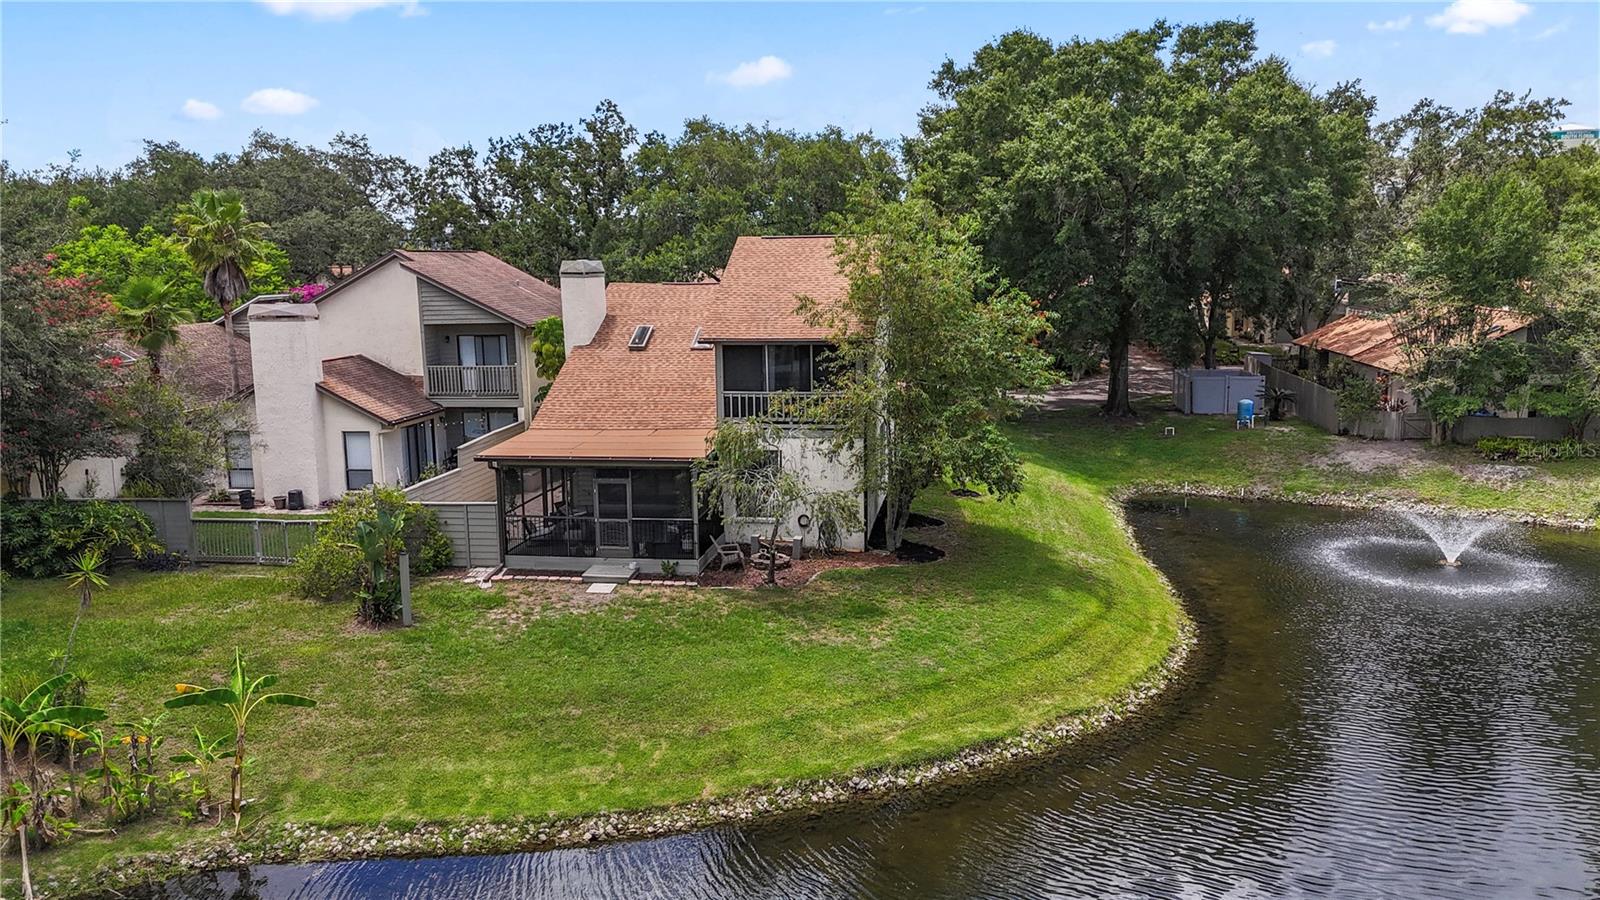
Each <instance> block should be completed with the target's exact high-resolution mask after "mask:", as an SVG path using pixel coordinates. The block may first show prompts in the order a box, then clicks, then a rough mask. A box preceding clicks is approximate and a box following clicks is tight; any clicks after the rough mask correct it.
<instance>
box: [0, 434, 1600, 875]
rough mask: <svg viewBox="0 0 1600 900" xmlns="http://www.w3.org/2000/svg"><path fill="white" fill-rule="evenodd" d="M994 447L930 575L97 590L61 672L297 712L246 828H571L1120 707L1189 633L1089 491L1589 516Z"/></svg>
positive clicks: (151, 583)
mask: <svg viewBox="0 0 1600 900" xmlns="http://www.w3.org/2000/svg"><path fill="white" fill-rule="evenodd" d="M1164 424H1175V425H1176V426H1177V428H1178V435H1177V437H1175V438H1163V437H1161V436H1160V435H1161V426H1162V425H1164ZM1016 434H1017V435H1018V439H1019V441H1020V442H1021V445H1022V447H1023V449H1024V451H1025V453H1026V456H1027V460H1028V468H1027V475H1028V484H1027V489H1026V491H1025V492H1024V494H1023V495H1022V496H1021V497H1020V498H1018V499H1017V500H1016V501H1015V502H1010V503H999V502H996V501H993V500H989V499H980V500H965V499H957V498H954V497H951V496H950V495H949V494H948V493H947V492H945V491H944V490H935V491H930V492H929V494H928V495H927V496H926V498H925V499H924V502H923V503H922V504H921V506H920V509H921V511H922V512H925V513H928V514H931V515H934V516H938V517H941V518H944V519H946V520H947V521H948V525H947V526H946V528H945V529H938V530H934V531H933V532H932V533H917V534H914V535H913V537H915V538H916V539H918V540H923V541H927V542H932V543H936V544H940V545H941V546H943V547H945V548H946V549H947V550H948V551H949V556H948V557H947V558H946V559H945V560H942V561H940V562H937V563H932V564H928V565H923V566H906V567H891V568H878V569H872V570H862V571H848V570H845V571H838V572H834V573H830V574H829V575H827V576H825V577H823V578H822V579H820V580H819V581H817V582H815V583H814V584H812V585H811V586H810V587H808V588H805V589H803V590H759V591H743V590H698V591H689V590H681V589H677V590H660V591H646V590H640V589H627V590H625V591H622V592H620V593H619V594H617V595H615V596H614V597H613V598H612V599H611V600H610V601H609V602H608V603H605V604H604V605H599V606H589V607H585V608H583V609H581V610H577V611H574V610H573V609H572V608H571V605H572V603H573V601H574V597H575V595H574V593H573V592H571V590H570V589H569V588H566V587H542V586H541V587H533V586H525V585H532V584H534V583H522V584H519V585H518V586H517V587H514V588H510V589H507V588H500V589H497V590H494V591H483V590H480V589H478V588H476V587H473V586H469V585H462V584H460V583H457V582H452V581H449V580H442V579H435V580H429V581H425V582H423V583H421V584H420V585H419V586H418V590H417V594H416V610H417V625H416V627H414V628H411V629H408V630H391V631H382V632H370V631H364V630H360V629H357V628H355V627H354V626H353V625H352V624H351V617H352V610H351V608H350V607H348V606H345V605H337V606H329V605H319V604H316V603H312V602H309V601H303V600H299V599H295V598H293V597H290V596H288V595H287V594H286V592H285V586H286V582H285V580H284V579H283V577H282V573H281V572H279V571H276V570H272V569H268V568H256V567H231V568H223V567H218V568H210V569H206V570H203V571H200V572H186V573H176V574H161V575H145V574H138V573H131V572H130V573H119V574H118V575H117V576H116V577H115V578H114V579H113V581H112V584H111V587H110V588H109V589H107V590H106V591H104V592H102V593H101V595H100V596H99V597H97V598H96V599H95V602H94V607H93V609H92V611H91V612H90V614H89V616H88V617H87V618H86V619H85V621H84V624H83V627H82V630H81V631H80V633H79V636H78V648H79V649H78V650H77V658H78V664H79V666H80V667H81V668H82V669H83V670H84V671H85V672H86V673H87V675H88V676H89V678H90V682H91V694H90V700H91V701H92V702H94V703H97V704H100V705H104V706H107V707H109V708H110V709H111V711H112V714H113V718H114V719H120V718H124V717H132V716H137V715H144V714H149V713H153V712H155V711H156V710H157V709H158V707H159V704H160V702H161V700H162V699H164V698H165V697H167V696H169V695H170V691H171V686H172V684H173V683H174V682H176V681H179V680H196V681H200V682H202V683H203V682H206V681H210V680H215V679H217V678H219V677H220V675H221V673H222V672H223V670H224V668H225V667H226V666H227V664H228V661H229V659H230V658H231V655H232V653H233V648H234V647H235V646H238V647H242V648H244V650H245V652H246V653H247V654H248V656H249V658H250V663H251V666H252V667H253V668H256V669H258V670H261V671H275V672H278V673H280V674H281V675H282V676H283V681H282V686H283V687H284V688H285V689H288V690H295V691H301V692H305V693H309V694H312V695H313V696H315V697H317V698H319V699H320V700H321V702H322V705H321V706H320V707H318V708H317V709H315V710H310V711H305V712H301V711H298V710H276V709H275V710H271V711H268V712H267V714H266V715H264V716H262V717H261V719H260V720H259V721H258V722H254V724H253V735H252V738H253V744H252V746H253V749H254V751H255V752H256V753H257V754H258V755H259V765H258V767H257V769H256V771H255V772H254V773H252V774H251V775H250V776H249V778H248V779H247V793H248V794H249V795H251V796H256V797H261V798H263V801H262V803H261V804H260V805H259V806H256V807H253V812H252V814H251V815H252V816H253V817H264V818H267V819H270V820H273V821H290V820H293V821H313V822H319V823H327V824H339V823H370V822H379V821H389V822H406V821H415V820H440V819H461V818H472V817H503V816H512V815H543V814H550V815H558V816H559V815H569V814H579V813H585V812H592V811H596V810H601V809H619V808H634V807H643V806H651V805H659V804H670V803H674V802H680V801H685V800H690V799H695V798H700V797H703V796H707V795H713V794H717V793H722V792H730V791H734V790H737V789H740V788H744V787H748V786H751V785H756V784H761V783H766V782H772V781H782V780H789V779H798V778H806V777H814V776H823V775H830V774H838V773H841V772H845V771H848V770H851V769H856V768H862V767H869V766H876V765H881V764H885V763H893V762H909V761H913V760H917V759H921V758H926V757H931V756H936V755H941V754H947V753H949V752H951V751H954V750H956V749H957V748H960V747H962V746H964V745H967V744H971V743H974V742H977V741H982V740H985V739H988V738H995V737H1000V736H1005V735H1009V734H1012V733H1015V732H1017V731H1020V730H1022V729H1024V728H1027V727H1029V726H1033V725H1038V724H1041V723H1044V722H1047V721H1049V720H1051V719H1054V718H1057V717H1060V716H1062V715H1066V714H1069V713H1072V712H1074V711H1077V710H1082V709H1084V708H1086V707H1090V706H1093V705H1095V704H1097V703H1099V702H1100V701H1103V700H1105V699H1106V698H1108V697H1110V696H1113V695H1115V694H1117V693H1119V692H1121V691H1122V690H1124V689H1125V688H1127V687H1128V686H1129V685H1130V684H1132V683H1133V682H1135V681H1137V680H1138V679H1139V678H1140V677H1141V676H1143V675H1144V674H1146V673H1147V672H1149V671H1150V670H1151V668H1152V667H1153V666H1155V665H1156V664H1157V663H1158V662H1159V661H1160V660H1161V659H1162V658H1163V657H1164V656H1165V654H1166V653H1167V651H1168V649H1169V647H1170V646H1171V643H1172V641H1173V639H1174V636H1175V634H1176V631H1177V627H1178V623H1179V621H1180V615H1181V614H1180V612H1179V610H1178V609H1177V607H1176V606H1175V605H1174V604H1173V603H1172V602H1171V600H1170V598H1168V597H1167V596H1166V595H1165V593H1164V592H1163V590H1162V587H1161V585H1160V582H1159V580H1158V579H1157V577H1156V575H1155V573H1154V572H1153V571H1152V570H1151V568H1150V567H1149V565H1148V564H1146V563H1145V562H1144V560H1142V559H1141V558H1140V557H1139V556H1138V555H1137V554H1136V553H1135V552H1134V550H1133V549H1132V548H1131V547H1130V546H1129V545H1128V543H1127V542H1126V541H1125V540H1124V539H1123V537H1122V535H1121V533H1120V532H1119V531H1118V529H1117V527H1116V524H1115V520H1114V517H1113V515H1112V513H1111V511H1110V510H1109V508H1108V505H1107V500H1106V494H1107V492H1108V491H1109V490H1111V489H1113V488H1116V487H1119V486H1122V485H1127V484H1130V483H1134V482H1151V481H1164V482H1170V483H1177V482H1184V481H1187V482H1191V483H1196V484H1213V485H1221V486H1229V487H1240V486H1246V485H1250V484H1253V483H1258V482H1262V481H1271V480H1277V481H1279V482H1282V483H1284V484H1287V485H1291V486H1293V487H1294V488H1295V489H1299V490H1308V491H1326V490H1352V489H1359V490H1368V489H1373V488H1376V489H1379V490H1381V491H1384V492H1394V493H1397V494H1399V493H1406V494H1411V495H1415V496H1418V497H1422V498H1426V499H1430V500H1437V501H1451V502H1456V503H1460V504H1464V505H1471V506H1487V505H1491V504H1493V505H1505V504H1507V503H1511V504H1521V503H1526V504H1527V505H1528V507H1529V508H1533V509H1538V510H1540V511H1551V512H1562V513H1563V514H1577V513H1580V512H1583V511H1586V510H1591V509H1592V507H1593V505H1594V503H1595V502H1596V501H1600V464H1595V463H1587V464H1562V465H1552V466H1544V467H1540V469H1539V471H1540V473H1541V474H1540V476H1539V480H1538V484H1534V483H1533V482H1532V480H1528V481H1525V482H1519V486H1517V487H1515V488H1514V489H1513V490H1512V491H1511V492H1509V493H1506V492H1497V491H1487V490H1485V489H1484V488H1482V487H1479V486H1476V485H1474V484H1473V483H1472V482H1470V481H1468V480H1466V479H1463V478H1462V477H1461V476H1460V475H1457V474H1454V473H1453V471H1452V470H1451V469H1450V468H1449V466H1450V465H1453V464H1464V463H1467V462H1470V460H1469V459H1466V458H1463V457H1459V456H1458V455H1457V454H1454V453H1444V454H1441V455H1439V456H1438V457H1437V458H1434V457H1432V456H1429V457H1428V458H1427V459H1425V460H1424V461H1423V462H1422V463H1420V464H1419V465H1420V467H1419V468H1417V469H1415V470H1414V471H1411V472H1408V473H1404V474H1395V473H1388V472H1386V471H1383V470H1376V471H1373V472H1371V473H1362V472H1358V471H1355V470H1353V469H1350V468H1348V467H1346V468H1340V467H1337V466H1336V467H1323V466H1317V465H1313V462H1314V461H1315V460H1317V459H1318V458H1319V457H1321V456H1323V455H1324V454H1325V453H1326V452H1327V451H1328V449H1329V448H1330V447H1331V446H1333V443H1334V439H1332V438H1329V437H1328V436H1326V435H1322V434H1320V433H1318V432H1315V431H1312V430H1310V429H1308V428H1303V427H1299V426H1286V427H1281V428H1264V429H1259V430H1256V431H1253V432H1235V431H1233V430H1232V428H1231V426H1230V425H1229V423H1228V422H1227V421H1226V420H1225V419H1222V418H1215V419H1194V418H1179V417H1172V418H1171V419H1170V420H1169V419H1167V418H1165V417H1160V416H1157V417H1153V418H1150V419H1147V420H1146V421H1145V422H1144V423H1143V424H1140V425H1137V426H1124V425H1107V424H1105V423H1103V422H1101V421H1100V420H1098V419H1096V418H1095V417H1093V416H1092V415H1091V414H1089V413H1086V412H1082V413H1080V412H1068V413H1062V414H1054V415H1052V416H1050V417H1047V418H1033V419H1029V420H1027V421H1024V422H1023V423H1021V424H1020V425H1019V426H1018V427H1017V429H1016ZM1545 478H1548V479H1550V482H1549V483H1547V482H1546V481H1544V480H1543V479H1545ZM74 605H75V604H74V599H73V597H72V596H71V594H70V592H69V591H68V590H67V589H66V587H65V586H64V585H63V584H62V583H61V582H59V581H48V582H45V581H33V582H30V581H23V580H13V581H11V582H9V583H8V584H7V585H6V588H5V595H4V601H3V608H0V641H3V647H0V652H3V653H4V658H5V675H6V677H7V679H14V678H16V677H18V676H20V675H22V674H23V673H28V672H38V671H42V670H43V669H44V668H45V666H46V665H47V659H48V657H49V654H50V653H51V652H52V651H54V650H56V649H58V648H59V647H60V646H61V645H62V643H63V642H64V640H65V634H66V631H67V628H68V627H69V626H70V623H71V617H72V613H73V608H74ZM169 722H170V727H169V732H170V733H171V734H173V735H174V736H176V735H179V734H181V733H182V732H183V731H184V730H186V729H187V728H188V727H189V725H190V723H191V722H199V723H201V724H203V725H204V726H205V727H207V728H209V729H211V730H212V731H213V732H215V733H221V730H222V720H221V718H220V717H219V716H216V715H212V714H208V713H201V712H199V711H194V710H186V711H182V712H179V713H175V714H173V715H172V716H171V717H170V719H169ZM193 833H194V832H189V834H193ZM184 839H185V833H184V832H183V830H182V828H181V827H180V826H177V825H175V824H173V825H166V824H149V825H141V826H138V827H136V828H134V829H132V830H131V832H129V833H125V834H124V835H122V836H121V837H119V838H117V839H115V840H113V839H110V838H105V837H80V838H77V839H75V840H74V841H72V842H71V843H70V844H68V845H67V846H65V847H63V848H61V849H57V850H53V851H49V852H46V853H43V854H40V856H39V858H38V861H37V868H38V870H39V871H40V873H41V874H43V875H44V876H46V877H48V875H49V873H51V872H69V871H76V872H83V871H85V870H86V869H87V868H89V867H90V866H92V865H93V864H94V863H96V862H99V861H103V860H105V859H106V858H108V857H109V856H110V855H111V854H113V853H117V852H124V851H130V850H137V849H145V848H164V847H169V846H171V845H173V844H174V843H176V842H179V841H182V840H184Z"/></svg>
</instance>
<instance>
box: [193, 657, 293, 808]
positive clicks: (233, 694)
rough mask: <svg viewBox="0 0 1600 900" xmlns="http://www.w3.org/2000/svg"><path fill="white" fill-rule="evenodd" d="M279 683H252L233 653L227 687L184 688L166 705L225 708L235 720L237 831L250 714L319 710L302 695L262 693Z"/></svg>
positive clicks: (272, 678) (267, 679)
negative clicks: (267, 707)
mask: <svg viewBox="0 0 1600 900" xmlns="http://www.w3.org/2000/svg"><path fill="white" fill-rule="evenodd" d="M277 683H278V676H276V675H262V676H261V677H259V678H257V679H255V680H253V681H252V680H250V679H249V678H248V677H246V676H245V673H244V655H243V654H242V653H240V652H239V651H238V650H237V649H235V650H234V651H233V677H232V678H231V679H230V680H229V682H228V686H227V687H219V688H210V689H209V690H208V689H206V688H203V687H201V686H199V685H197V684H180V685H178V686H177V690H178V696H176V697H173V698H172V699H170V700H168V701H167V702H166V706H167V708H168V709H178V708H180V707H184V706H222V707H226V708H227V710H228V714H229V715H231V716H232V717H233V771H232V776H231V777H230V779H229V786H230V788H231V794H232V799H231V801H230V806H231V808H232V810H233V830H234V831H236V832H237V831H238V830H239V811H240V810H241V809H242V808H243V806H244V732H245V725H246V724H247V723H248V722H249V720H250V713H252V712H254V711H255V708H256V707H257V706H260V705H261V704H263V703H270V704H276V705H279V706H316V705H317V701H315V700H313V699H311V698H310V697H303V696H301V695H299V694H286V693H282V692H277V691H275V692H273V693H270V694H268V693H260V692H261V691H264V690H266V689H267V688H269V687H272V686H273V685H274V684H277Z"/></svg>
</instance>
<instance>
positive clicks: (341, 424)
mask: <svg viewBox="0 0 1600 900" xmlns="http://www.w3.org/2000/svg"><path fill="white" fill-rule="evenodd" d="M321 403H322V411H321V415H322V429H323V432H322V433H323V439H322V447H321V455H322V466H323V470H324V471H325V472H326V473H327V481H326V486H325V488H324V493H323V495H322V496H321V497H320V498H319V502H320V501H321V500H332V499H335V498H337V497H338V496H339V495H341V494H343V493H344V492H345V469H344V433H345V432H346V431H362V432H366V433H367V434H370V435H371V436H372V480H373V481H375V482H378V483H380V484H387V483H390V482H393V481H394V477H393V473H391V472H388V469H389V467H390V465H391V463H390V462H389V460H390V459H391V458H392V459H394V460H396V461H398V460H399V459H401V458H402V457H400V456H391V454H393V452H394V451H393V450H392V449H391V448H390V446H389V445H388V443H387V442H386V441H385V440H384V436H383V425H382V423H380V422H378V421H377V420H375V419H373V418H372V417H370V416H368V415H367V414H365V413H363V412H361V411H359V410H357V409H356V408H355V407H353V406H351V405H350V404H348V403H345V402H344V401H342V400H338V399H336V398H334V397H330V396H328V395H327V394H323V395H322V397H321ZM385 475H387V476H388V477H387V478H386V477H385Z"/></svg>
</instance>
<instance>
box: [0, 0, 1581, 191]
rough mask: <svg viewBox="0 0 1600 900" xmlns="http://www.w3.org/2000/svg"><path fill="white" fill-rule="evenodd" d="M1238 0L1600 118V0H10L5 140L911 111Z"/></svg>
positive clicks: (1342, 63) (851, 120)
mask: <svg viewBox="0 0 1600 900" xmlns="http://www.w3.org/2000/svg"><path fill="white" fill-rule="evenodd" d="M1225 17H1247V18H1252V19H1254V20H1255V21H1256V24H1257V26H1258V29H1259V32H1260V43H1261V47H1262V49H1263V50H1265V51H1267V52H1272V53H1277V54H1279V55H1281V56H1284V57H1286V58H1288V59H1289V60H1290V61H1291V62H1292V64H1293V67H1294V70H1295V72H1296V73H1297V75H1298V76H1299V77H1300V78H1302V79H1303V80H1305V81H1307V82H1310V83H1312V84H1315V85H1318V86H1322V87H1327V86H1330V85H1332V84H1334V83H1335V82H1337V81H1340V80H1344V79H1350V78H1360V79H1362V81H1363V82H1364V83H1365V84H1366V86H1367V88H1368V90H1370V91H1372V92H1373V93H1374V94H1375V95H1376V96H1377V97H1378V99H1379V101H1380V103H1381V107H1380V112H1381V114H1383V115H1385V116H1389V115H1394V114H1396V113H1399V112H1402V111H1404V110H1405V109H1406V108H1407V107H1409V106H1410V105H1411V104H1412V103H1413V102H1414V101H1416V100H1417V99H1418V98H1420V97H1424V96H1431V97H1434V98H1436V99H1438V100H1440V101H1442V102H1444V103H1447V104H1450V105H1452V106H1458V107H1465V106H1473V105H1477V104H1479V103H1481V102H1483V101H1484V100H1485V99H1487V98H1488V97H1489V96H1490V94H1491V93H1492V92H1493V90H1494V89H1495V88H1498V87H1507V88H1512V89H1515V90H1519V91H1520V90H1524V89H1532V90H1533V91H1534V92H1535V93H1536V94H1537V95H1540V96H1546V95H1554V96H1559V97H1565V98H1566V99H1568V100H1570V101H1572V106H1571V107H1570V108H1569V111H1568V118H1569V119H1570V120H1572V121H1576V122H1581V123H1587V124H1590V125H1594V124H1597V122H1596V120H1597V118H1600V75H1597V73H1600V62H1597V59H1600V56H1597V48H1600V4H1597V3H1595V2H1592V0H1590V2H1586V3H1555V2H1538V0H1455V2H1432V3H1122V4H1105V3H1083V4H981V5H980V4H944V3H932V2H909V3H896V4H865V3H863V4H850V5H843V4H820V3H819V4H754V3H752V4H735V3H718V4H698V5H686V4H649V5H636V4H622V3H614V4H595V5H584V6H580V5H566V4H521V3H466V2H448V0H421V2H405V0H401V2H385V0H372V2H364V0H354V2H350V0H340V2H324V3H320V4H313V3H308V2H301V0H266V2H237V3H230V4H212V3H118V4H86V3H51V4H30V3H18V2H4V3H0V51H3V52H0V79H3V80H0V114H3V116H4V118H5V119H6V124H5V125H4V129H3V133H0V138H3V147H0V152H3V155H4V158H5V159H7V160H8V161H10V162H11V163H12V164H13V165H17V166H21V167H25V168H28V167H35V166H40V165H43V164H46V163H51V162H62V161H65V159H66V158H67V154H68V151H70V150H73V149H77V150H80V151H81V152H82V160H83V162H84V163H86V164H88V165H106V166H112V165H118V164H121V163H123V162H126V161H127V160H128V159H130V158H132V157H133V156H134V155H135V154H136V153H137V152H138V150H139V147H140V142H141V141H142V140H143V139H145V138H150V139H155V140H177V141H180V142H181V143H183V144H184V145H185V146H187V147H190V148H193V149H196V150H199V151H201V152H204V153H214V152H218V151H224V150H236V149H237V148H238V147H239V146H240V145H241V144H242V143H243V141H244V140H245V138H246V136H247V135H248V134H249V133H250V131H251V130H252V129H255V128H266V129H269V130H271V131H273V132H275V133H278V134H281V135H285V136H287V137H291V138H295V139H297V140H302V141H310V142H316V143H321V142H324V141H326V140H327V139H328V138H329V137H331V136H333V135H334V134H335V133H337V132H339V131H341V130H343V131H350V132H358V133H365V134H367V135H369V136H370V137H371V138H372V140H373V144H374V146H375V147H376V148H377V149H379V150H382V151H387V152H393V153H399V154H401V155H403V156H406V157H408V158H410V159H413V160H416V161H422V160H424V159H426V157H427V156H428V154H430V153H432V152H434V151H435V150H438V149H440V148H441V147H444V146H450V145H457V144H461V143H464V142H468V141H470V142H473V143H474V144H476V145H478V146H482V145H483V143H484V141H485V139H486V138H488V137H491V136H500V135H506V134H511V133H515V132H518V131H523V130H526V129H528V128H530V127H532V126H534V125H536V124H539V123H543V122H551V121H567V122H571V121H575V120H576V119H577V118H578V117H580V116H582V115H584V114H586V113H588V112H589V111H590V110H592V109H593V108H594V106H595V104H596V103H597V102H599V101H600V100H602V99H605V98H611V99H613V100H615V101H617V103H618V104H620V105H621V107H622V111H623V114H624V115H625V116H627V118H628V119H629V121H631V122H632V123H634V124H635V125H637V126H639V127H640V128H641V129H644V130H652V129H653V130H661V131H666V132H668V133H674V132H676V130H677V128H678V126H679V124H680V123H681V122H682V121H683V120H684V119H686V118H690V117H693V116H697V115H709V116H711V117H713V118H715V119H718V120H722V121H726V122H735V123H738V122H747V121H750V122H763V121H765V122H770V123H772V124H773V125H776V126H780V127H785V128H797V129H802V130H810V129H814V128H817V127H819V126H822V125H825V124H829V123H832V124H838V125H841V126H843V127H845V128H847V129H850V130H858V129H871V130H872V131H874V132H876V133H878V134H879V135H882V136H885V137H889V138H893V137H897V136H899V135H901V134H906V133H911V132H914V131H915V129H916V113H917V110H918V109H920V108H921V107H922V106H923V105H925V104H926V103H928V102H929V101H930V100H931V99H932V96H931V94H930V93H929V91H928V89H927V83H928V79H929V75H930V73H931V72H932V71H933V70H934V68H935V67H937V66H938V65H939V63H940V62H941V61H943V60H944V59H945V57H947V56H948V57H953V58H955V59H956V60H958V61H964V60H966V59H968V58H970V55H971V53H972V51H973V50H974V49H976V48H977V47H979V46H981V45H982V44H983V43H985V42H987V41H989V40H991V39H992V38H994V37H995V36H997V35H999V34H1001V33H1004V32H1006V31H1009V30H1011V29H1014V28H1019V27H1025V28H1029V29H1032V30H1034V31H1036V32H1038V33H1040V34H1043V35H1046V36H1048V37H1051V38H1055V39H1065V38H1068V37H1071V36H1073V35H1084V36H1105V35H1113V34H1117V33H1120V32H1122V31H1124V30H1127V29H1129V28H1135V27H1142V26H1146V25H1148V24H1149V23H1150V22H1151V21H1152V20H1154V19H1157V18H1166V19H1168V20H1170V21H1173V22H1177V23H1184V22H1198V21H1207V20H1211V19H1216V18H1225Z"/></svg>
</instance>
